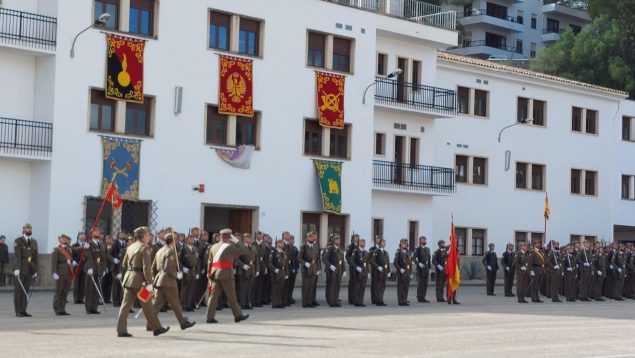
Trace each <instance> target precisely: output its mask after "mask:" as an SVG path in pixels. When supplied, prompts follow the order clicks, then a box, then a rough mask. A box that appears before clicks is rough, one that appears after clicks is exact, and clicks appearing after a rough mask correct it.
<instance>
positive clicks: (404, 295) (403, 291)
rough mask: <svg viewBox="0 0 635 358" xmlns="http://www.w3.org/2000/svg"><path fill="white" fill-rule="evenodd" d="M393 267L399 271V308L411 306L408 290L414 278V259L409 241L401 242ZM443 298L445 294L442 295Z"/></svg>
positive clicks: (403, 240) (402, 240)
mask: <svg viewBox="0 0 635 358" xmlns="http://www.w3.org/2000/svg"><path fill="white" fill-rule="evenodd" d="M393 266H395V269H397V300H398V302H399V306H409V305H410V302H409V301H408V288H409V287H410V277H411V276H412V257H411V255H410V251H409V250H408V239H401V241H399V248H398V249H397V252H396V253H395V258H394V261H393ZM441 295H442V296H443V292H442V293H441Z"/></svg>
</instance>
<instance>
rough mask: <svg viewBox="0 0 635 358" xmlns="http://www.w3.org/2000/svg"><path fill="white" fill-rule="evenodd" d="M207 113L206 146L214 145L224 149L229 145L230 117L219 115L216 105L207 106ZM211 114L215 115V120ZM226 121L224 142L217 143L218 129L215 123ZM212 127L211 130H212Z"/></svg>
mask: <svg viewBox="0 0 635 358" xmlns="http://www.w3.org/2000/svg"><path fill="white" fill-rule="evenodd" d="M206 108H207V112H206V115H205V144H206V145H213V146H222V147H226V146H227V145H228V144H227V137H228V127H229V116H228V115H226V114H221V113H218V106H216V105H211V104H210V105H207V107H206ZM210 113H213V114H214V115H215V117H214V118H212V116H211V115H210ZM221 120H222V121H224V122H225V124H224V129H223V142H222V143H220V142H217V141H215V138H216V135H215V134H216V128H215V126H214V122H220V121H221ZM210 126H211V129H210ZM209 134H211V136H212V138H211V139H210V137H209Z"/></svg>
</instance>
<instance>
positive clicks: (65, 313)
mask: <svg viewBox="0 0 635 358" xmlns="http://www.w3.org/2000/svg"><path fill="white" fill-rule="evenodd" d="M55 315H56V316H70V315H71V314H70V313H68V312H55Z"/></svg>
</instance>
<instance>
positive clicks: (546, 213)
mask: <svg viewBox="0 0 635 358" xmlns="http://www.w3.org/2000/svg"><path fill="white" fill-rule="evenodd" d="M550 214H551V210H549V197H548V196H547V193H545V220H549V215H550Z"/></svg>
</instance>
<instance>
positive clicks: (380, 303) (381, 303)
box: [377, 302, 388, 307]
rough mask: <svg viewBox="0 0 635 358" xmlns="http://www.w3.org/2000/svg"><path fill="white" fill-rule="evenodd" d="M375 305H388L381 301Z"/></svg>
mask: <svg viewBox="0 0 635 358" xmlns="http://www.w3.org/2000/svg"><path fill="white" fill-rule="evenodd" d="M377 306H379V307H384V306H388V305H387V304H385V303H383V302H379V303H378V304H377Z"/></svg>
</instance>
